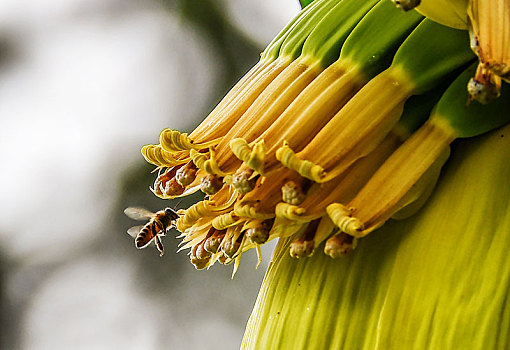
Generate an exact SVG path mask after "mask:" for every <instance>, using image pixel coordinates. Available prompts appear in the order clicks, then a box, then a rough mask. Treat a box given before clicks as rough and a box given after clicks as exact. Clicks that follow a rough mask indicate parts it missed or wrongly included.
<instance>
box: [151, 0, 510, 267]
mask: <svg viewBox="0 0 510 350" xmlns="http://www.w3.org/2000/svg"><path fill="white" fill-rule="evenodd" d="M488 3H490V5H488ZM395 4H396V5H397V6H395ZM498 4H499V7H498ZM416 6H417V7H416ZM441 6H443V8H442V9H441ZM413 7H416V9H417V10H418V11H420V12H421V13H423V14H425V15H427V16H430V17H431V18H432V19H428V18H426V19H424V17H423V16H422V15H421V14H420V12H417V11H416V10H413V9H412V8H413ZM401 9H404V10H406V11H401ZM445 9H446V12H448V9H451V11H450V12H451V13H450V16H446V15H445V14H444V11H445ZM440 10H442V11H443V12H442V11H440ZM498 11H499V12H498ZM508 11H510V6H508V0H500V1H493V2H484V1H481V0H471V1H470V3H469V6H468V2H467V1H463V0H458V1H447V0H444V1H442V2H441V1H435V2H434V1H427V0H422V1H421V2H420V1H395V0H393V1H391V0H366V1H361V2H360V1H358V0H341V1H339V0H316V1H314V2H312V3H311V4H310V5H309V6H307V7H305V8H304V9H303V10H302V11H301V12H300V13H299V14H298V16H297V17H296V18H295V19H294V20H293V21H291V22H290V23H289V24H288V25H287V26H286V27H285V28H284V29H283V30H282V31H281V32H280V33H279V34H278V35H277V37H276V38H275V39H274V40H273V41H272V42H271V43H270V44H269V45H268V47H267V48H266V49H265V50H264V52H263V53H262V55H261V58H260V61H259V62H258V63H257V64H256V65H255V66H254V67H253V68H252V69H251V70H250V71H249V72H248V73H246V75H245V76H244V77H243V78H242V79H241V80H240V81H239V82H238V83H237V84H236V85H235V86H234V87H233V88H232V89H231V90H230V92H229V93H228V94H227V95H226V96H225V97H224V98H223V99H222V101H221V102H220V103H219V104H218V105H217V106H216V107H215V108H214V110H213V111H212V112H211V113H210V114H209V115H208V116H207V117H206V118H205V120H204V121H203V122H202V123H201V124H200V125H199V126H198V127H197V128H196V129H195V130H194V131H193V132H191V133H190V134H187V133H181V132H179V131H177V130H172V129H165V130H163V131H162V132H161V134H160V138H159V143H158V144H155V145H146V146H144V147H143V148H142V154H143V156H144V157H145V159H146V160H147V161H148V162H150V163H152V164H154V165H155V166H157V169H158V176H157V179H156V180H155V182H154V187H153V188H152V191H153V192H154V193H155V194H156V195H157V196H159V197H161V198H165V199H171V198H176V197H181V196H185V195H188V194H190V193H193V192H195V191H197V190H201V191H203V192H204V193H205V194H206V197H205V198H204V200H203V201H200V202H198V203H197V204H195V205H193V206H191V207H190V208H188V209H185V210H184V209H182V210H180V211H179V215H180V216H179V219H177V220H176V222H175V225H176V227H177V229H178V230H179V231H180V232H181V233H182V235H181V237H182V238H183V245H182V246H181V249H186V248H190V258H191V261H192V263H193V264H194V265H195V267H197V268H200V269H201V268H206V267H209V266H211V265H212V264H214V263H215V262H216V261H219V262H220V263H223V264H229V263H232V262H235V265H234V266H235V268H234V271H235V269H236V268H237V266H238V264H239V261H240V257H241V254H242V253H243V252H244V251H246V250H248V249H251V248H256V249H257V252H260V250H259V246H260V245H261V244H264V243H265V242H267V241H269V240H271V239H274V238H282V237H283V238H289V240H290V243H289V251H290V254H291V256H293V257H295V258H303V257H307V256H310V255H311V254H312V253H313V252H314V250H315V249H316V248H317V247H318V246H319V245H320V244H321V243H324V252H325V253H326V254H327V255H329V256H331V257H333V258H336V257H339V256H342V255H345V254H346V253H348V252H349V251H351V250H352V249H354V247H355V246H356V244H357V239H359V238H361V237H364V236H365V235H367V234H368V233H370V232H372V231H373V230H375V229H377V228H378V227H380V226H381V225H383V224H384V223H385V222H386V221H387V220H388V219H390V218H392V217H393V218H404V217H407V216H410V215H412V214H413V213H414V212H416V211H417V210H418V209H419V208H420V207H421V205H423V203H424V202H425V200H426V199H427V198H428V196H429V195H430V194H431V192H432V190H433V188H434V185H435V183H436V182H437V179H438V177H439V175H440V170H441V167H442V165H443V164H444V163H445V162H446V161H447V159H448V156H449V153H450V144H451V143H452V142H454V140H455V139H457V138H467V137H473V136H477V135H480V134H482V133H485V132H487V131H490V130H492V129H494V128H497V127H499V126H501V125H504V124H506V123H508V122H510V113H509V110H510V91H508V90H509V89H508V87H507V86H504V84H503V86H502V83H501V81H502V80H503V81H505V80H506V81H508V79H509V75H510V73H509V67H510V65H509V61H510V53H509V52H510V46H509V44H508V43H509V38H510V16H509V15H508ZM452 13H453V14H454V15H452ZM436 21H437V22H439V23H442V24H439V23H437V22H436ZM445 25H448V26H445ZM468 28H469V33H468V30H467V29H468ZM487 28H489V29H487ZM494 28H498V30H497V31H496V30H494ZM470 36H471V40H470ZM477 56H478V59H479V63H478V64H476V63H475V61H476V59H477ZM495 97H499V99H496V100H494V101H491V99H493V98H495ZM480 102H482V103H484V104H485V103H486V104H487V105H482V104H481V103H480Z"/></svg>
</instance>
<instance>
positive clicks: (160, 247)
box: [154, 235, 165, 256]
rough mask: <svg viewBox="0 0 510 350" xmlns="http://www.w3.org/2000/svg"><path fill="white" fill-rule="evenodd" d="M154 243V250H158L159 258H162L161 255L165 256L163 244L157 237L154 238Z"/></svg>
mask: <svg viewBox="0 0 510 350" xmlns="http://www.w3.org/2000/svg"><path fill="white" fill-rule="evenodd" d="M154 242H155V243H156V248H157V249H158V250H159V253H160V254H159V256H163V254H165V247H164V246H163V242H161V238H160V237H159V235H156V236H155V237H154Z"/></svg>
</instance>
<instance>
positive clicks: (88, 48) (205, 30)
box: [0, 0, 299, 349]
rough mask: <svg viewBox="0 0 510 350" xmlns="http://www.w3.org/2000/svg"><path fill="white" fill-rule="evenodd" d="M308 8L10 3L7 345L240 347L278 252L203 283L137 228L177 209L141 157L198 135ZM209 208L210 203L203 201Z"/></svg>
mask: <svg viewBox="0 0 510 350" xmlns="http://www.w3.org/2000/svg"><path fill="white" fill-rule="evenodd" d="M298 9H299V6H298V1H297V0H278V1H276V0H166V1H161V0H159V1H157V0H154V1H148V0H145V1H137V0H38V1H27V0H0V164H1V172H0V195H1V204H0V205H1V210H0V322H1V325H0V336H1V338H0V345H1V347H2V348H4V349H236V348H238V347H239V344H240V342H241V338H242V335H243V330H244V326H245V323H246V321H247V319H248V317H249V314H250V311H251V308H252V306H253V303H254V301H255V297H256V294H257V290H258V287H259V285H260V282H261V280H262V277H263V274H264V270H265V268H266V267H267V261H268V260H269V258H270V253H271V252H270V249H267V248H266V249H265V251H264V262H263V264H262V265H261V266H260V267H259V269H258V270H255V263H256V257H255V252H248V253H246V254H245V255H243V260H242V262H241V267H240V270H239V272H238V273H237V275H236V277H235V278H234V279H233V280H231V279H230V275H231V272H232V266H222V265H219V264H218V265H215V266H214V267H213V268H212V269H210V270H209V271H196V270H195V269H194V267H193V266H192V265H191V264H190V263H189V260H188V257H187V255H186V253H185V252H181V253H179V254H174V251H175V250H176V249H177V244H178V242H179V240H177V239H175V238H174V237H173V236H172V235H170V236H167V237H166V239H165V241H164V242H165V246H166V250H167V253H166V254H165V256H164V257H163V258H159V256H158V253H157V252H156V250H155V249H154V248H153V247H152V248H151V247H149V248H148V249H145V250H142V251H139V250H137V249H135V247H134V245H133V239H132V238H131V237H130V236H128V235H127V234H126V233H125V231H126V230H127V229H128V228H129V227H130V226H133V225H134V224H135V222H132V221H130V220H129V219H128V218H126V217H124V216H123V214H122V210H123V209H124V208H125V207H127V206H132V205H140V206H144V207H146V208H148V209H150V210H153V211H155V210H157V209H160V208H163V207H165V206H171V207H175V206H178V207H187V206H188V205H189V203H186V202H184V201H183V202H181V203H179V202H178V201H170V202H169V201H163V200H159V199H157V198H156V197H154V196H153V195H152V193H151V192H150V191H149V189H148V187H149V186H150V185H151V183H152V181H153V179H154V175H153V174H150V171H151V170H152V167H151V166H150V165H148V164H146V163H145V162H144V160H143V159H142V157H141V155H140V147H141V146H142V145H143V144H146V143H157V137H158V134H159V132H160V131H161V130H162V129H163V128H165V127H171V128H175V129H180V130H182V131H190V130H192V129H193V127H194V126H195V125H197V124H198V123H199V122H200V120H201V119H202V118H203V117H204V116H205V115H206V114H207V113H208V112H209V111H210V110H211V109H212V108H213V106H214V105H215V104H216V103H217V102H218V100H219V99H220V98H221V97H222V96H223V94H225V92H226V91H227V90H228V88H230V86H232V85H233V84H234V83H235V81H237V80H238V79H239V78H240V77H241V76H242V74H244V72H245V71H247V70H248V69H249V68H250V67H251V66H252V65H253V64H255V63H256V61H257V60H258V54H259V52H260V51H261V50H262V49H263V47H264V45H265V44H267V43H268V42H269V41H270V39H271V38H272V37H273V36H274V35H275V34H276V33H277V32H278V31H279V29H281V28H282V27H283V26H284V25H285V24H286V23H287V22H288V21H289V20H290V19H291V18H292V17H293V16H294V15H295V14H296V13H297V12H298ZM196 199H197V198H195V200H196Z"/></svg>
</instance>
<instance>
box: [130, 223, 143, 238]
mask: <svg viewBox="0 0 510 350" xmlns="http://www.w3.org/2000/svg"><path fill="white" fill-rule="evenodd" d="M142 228H143V225H140V226H133V227H131V228H130V229H129V230H127V233H128V235H130V236H131V237H133V238H135V237H136V236H137V235H138V234H139V233H140V231H141V230H142Z"/></svg>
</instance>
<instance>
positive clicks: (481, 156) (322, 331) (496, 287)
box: [242, 126, 510, 350]
mask: <svg viewBox="0 0 510 350" xmlns="http://www.w3.org/2000/svg"><path fill="white" fill-rule="evenodd" d="M453 150H454V151H453V155H452V157H451V159H450V161H449V162H448V163H447V166H446V168H445V169H444V175H443V177H442V179H441V181H440V183H439V185H438V187H437V189H436V191H435V192H434V194H433V196H432V197H431V199H430V201H429V202H428V204H427V205H426V207H424V208H423V210H422V211H421V212H420V213H419V214H417V215H416V216H414V217H412V218H410V219H408V220H405V221H390V222H388V223H387V224H386V225H385V226H383V227H382V228H381V229H379V230H377V231H374V232H373V233H372V235H370V236H369V237H367V238H365V239H363V241H362V242H360V244H359V245H358V248H357V249H356V250H355V251H354V252H352V253H351V254H350V255H348V256H347V257H345V258H343V259H338V260H333V259H331V258H329V257H328V256H326V255H325V254H320V253H316V254H315V255H314V256H312V257H311V258H307V259H303V260H295V259H292V258H290V257H289V254H288V249H284V248H286V247H285V245H286V244H288V242H287V243H285V242H280V243H279V246H278V247H277V250H276V251H275V255H274V257H273V262H272V263H271V265H270V268H269V270H268V272H267V275H266V277H265V279H264V282H263V285H262V288H261V290H260V294H259V296H258V299H257V301H256V304H255V307H254V310H253V313H252V315H251V318H250V320H249V322H248V325H247V329H246V333H245V336H244V340H243V344H242V348H243V349H413V350H417V349H442V350H443V349H470V350H471V349H508V344H510V307H509V305H508V303H509V302H508V296H509V295H510V294H509V282H510V281H509V280H510V257H509V252H510V127H509V126H507V127H506V128H503V129H500V130H497V131H495V132H492V133H490V134H488V135H485V136H482V137H478V138H474V139H468V140H463V141H461V142H458V143H457V144H454V145H453ZM319 250H322V249H319Z"/></svg>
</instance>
